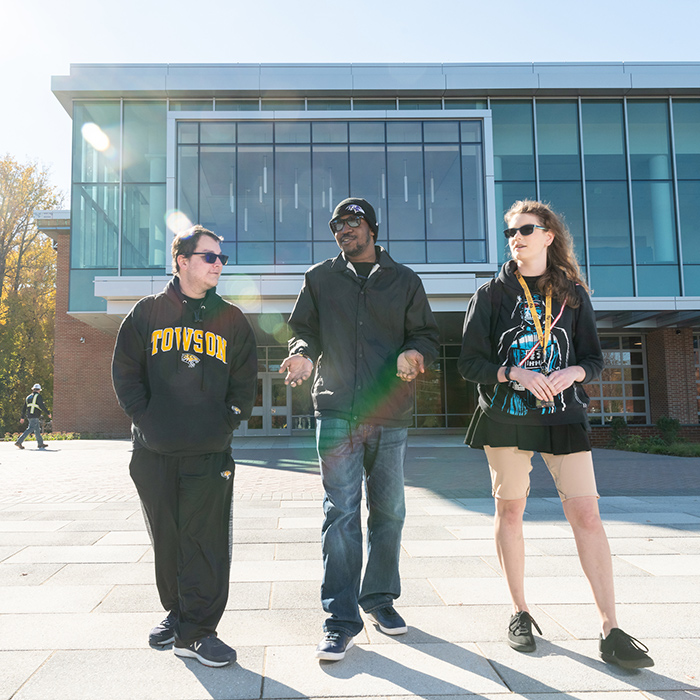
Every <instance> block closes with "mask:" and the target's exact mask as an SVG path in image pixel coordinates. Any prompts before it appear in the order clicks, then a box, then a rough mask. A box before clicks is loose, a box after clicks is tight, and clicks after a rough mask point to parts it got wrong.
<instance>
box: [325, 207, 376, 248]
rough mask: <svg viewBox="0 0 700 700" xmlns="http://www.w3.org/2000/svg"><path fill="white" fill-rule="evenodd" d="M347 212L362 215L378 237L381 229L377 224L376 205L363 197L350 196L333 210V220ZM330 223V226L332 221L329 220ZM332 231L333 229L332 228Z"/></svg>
mask: <svg viewBox="0 0 700 700" xmlns="http://www.w3.org/2000/svg"><path fill="white" fill-rule="evenodd" d="M346 214H358V215H359V216H361V217H362V218H363V219H364V220H365V221H366V222H367V224H368V226H369V228H370V231H372V233H373V234H374V237H375V239H376V237H377V232H378V230H379V227H378V226H377V215H376V214H375V213H374V207H373V206H372V205H371V204H370V203H369V202H368V201H367V200H366V199H362V198H361V197H348V199H344V200H343V201H342V202H340V204H338V205H337V206H336V208H335V209H334V210H333V218H332V219H331V221H333V219H337V218H338V217H339V216H345V215H346ZM328 225H329V226H330V222H328ZM331 231H333V229H332V228H331Z"/></svg>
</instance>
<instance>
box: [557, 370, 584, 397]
mask: <svg viewBox="0 0 700 700" xmlns="http://www.w3.org/2000/svg"><path fill="white" fill-rule="evenodd" d="M585 378H586V372H585V371H584V369H583V367H579V366H578V365H572V366H571V367H567V368H566V369H559V370H557V371H556V372H552V373H551V374H550V375H549V381H550V383H551V384H552V388H553V389H554V391H555V392H556V393H557V394H560V393H561V392H562V391H564V389H568V388H569V387H570V386H571V385H572V384H573V383H574V382H582V381H583V380H584V379H585Z"/></svg>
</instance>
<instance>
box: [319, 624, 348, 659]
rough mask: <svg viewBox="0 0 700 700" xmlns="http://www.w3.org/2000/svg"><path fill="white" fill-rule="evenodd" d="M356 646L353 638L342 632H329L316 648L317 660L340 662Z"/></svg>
mask: <svg viewBox="0 0 700 700" xmlns="http://www.w3.org/2000/svg"><path fill="white" fill-rule="evenodd" d="M353 644H354V642H353V641H352V636H351V635H349V634H347V633H346V632H341V631H340V630H328V631H327V632H326V633H325V634H324V635H323V639H322V640H321V641H320V642H319V643H318V646H317V647H316V658H317V659H323V660H324V661H340V660H341V659H344V658H345V652H346V651H347V650H348V649H349V648H350V647H351V646H352V645H353Z"/></svg>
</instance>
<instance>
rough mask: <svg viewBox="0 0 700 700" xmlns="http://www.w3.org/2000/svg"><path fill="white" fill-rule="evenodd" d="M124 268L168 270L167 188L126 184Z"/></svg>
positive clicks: (123, 232) (123, 240) (124, 194)
mask: <svg viewBox="0 0 700 700" xmlns="http://www.w3.org/2000/svg"><path fill="white" fill-rule="evenodd" d="M123 198H124V207H123V213H122V260H121V265H122V269H124V270H126V269H131V268H141V269H142V268H147V267H152V268H161V269H163V268H165V267H166V265H167V266H168V267H169V260H166V242H165V241H166V231H165V185H124V190H123Z"/></svg>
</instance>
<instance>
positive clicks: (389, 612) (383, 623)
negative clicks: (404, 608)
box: [369, 605, 408, 635]
mask: <svg viewBox="0 0 700 700" xmlns="http://www.w3.org/2000/svg"><path fill="white" fill-rule="evenodd" d="M369 614H370V615H371V616H372V617H373V618H374V621H375V622H376V623H377V624H378V625H379V629H380V630H381V631H382V632H384V634H391V635H396V634H406V632H408V627H407V626H406V622H405V620H404V619H403V617H401V615H399V614H398V613H397V612H396V610H394V606H393V605H387V606H386V607H385V608H379V610H372V612H371V613H369Z"/></svg>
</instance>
